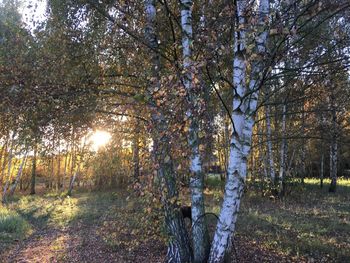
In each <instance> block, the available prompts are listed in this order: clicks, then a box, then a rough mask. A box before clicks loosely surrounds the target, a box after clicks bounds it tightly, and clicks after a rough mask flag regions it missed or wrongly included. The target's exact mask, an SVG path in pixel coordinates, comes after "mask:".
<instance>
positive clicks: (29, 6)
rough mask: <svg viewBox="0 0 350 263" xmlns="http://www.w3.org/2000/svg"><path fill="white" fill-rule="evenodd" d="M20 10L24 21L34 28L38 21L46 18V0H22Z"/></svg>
mask: <svg viewBox="0 0 350 263" xmlns="http://www.w3.org/2000/svg"><path fill="white" fill-rule="evenodd" d="M0 1H1V0H0ZM19 11H20V13H21V14H22V19H23V22H24V23H26V24H27V25H28V27H29V28H32V29H33V28H34V27H35V26H36V24H37V22H42V21H44V20H45V11H46V0H22V1H21V8H20V10H19Z"/></svg>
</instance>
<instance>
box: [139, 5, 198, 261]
mask: <svg viewBox="0 0 350 263" xmlns="http://www.w3.org/2000/svg"><path fill="white" fill-rule="evenodd" d="M155 2H156V1H155V0H144V6H145V14H146V26H145V37H146V40H147V43H148V45H149V46H150V47H151V49H152V52H151V56H150V60H151V64H152V70H151V72H152V80H153V83H152V84H151V85H149V89H148V92H149V94H154V91H155V90H157V89H158V88H159V87H160V78H159V71H160V65H161V63H160V57H159V53H158V52H159V47H158V40H157V35H156V31H155V23H156V6H155ZM151 103H152V104H153V105H154V107H153V108H152V109H151V111H152V112H151V120H152V125H153V127H154V134H153V136H152V138H154V139H155V141H154V149H153V151H154V153H153V156H154V158H155V160H156V163H157V165H158V168H157V174H158V176H159V178H160V181H161V183H162V184H161V185H162V189H161V192H162V193H163V195H162V203H163V207H164V212H165V224H166V229H167V232H168V235H169V238H170V240H169V245H168V251H167V256H166V261H167V262H173V263H182V262H191V261H192V257H191V251H190V243H189V238H188V234H187V230H186V227H185V223H184V219H183V217H182V214H181V213H180V209H179V207H178V205H177V204H176V202H174V201H173V200H177V199H178V193H177V191H176V183H175V182H176V181H175V177H174V176H175V173H174V166H173V160H172V158H171V149H170V148H169V147H170V145H169V142H170V139H169V137H168V136H167V131H168V124H167V122H166V120H165V117H164V116H163V114H162V111H161V109H157V108H156V106H155V105H156V104H155V102H154V101H153V99H152V101H151ZM163 187H164V188H165V189H164V188H163ZM164 190H165V191H164Z"/></svg>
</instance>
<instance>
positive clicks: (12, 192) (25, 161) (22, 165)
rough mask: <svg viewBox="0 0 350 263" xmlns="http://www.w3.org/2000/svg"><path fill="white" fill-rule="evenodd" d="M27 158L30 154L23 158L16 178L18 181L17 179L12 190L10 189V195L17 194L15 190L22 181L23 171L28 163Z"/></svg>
mask: <svg viewBox="0 0 350 263" xmlns="http://www.w3.org/2000/svg"><path fill="white" fill-rule="evenodd" d="M27 156H28V153H27V152H26V153H25V155H24V157H23V160H22V163H21V165H20V167H19V169H18V172H17V176H16V179H15V182H14V184H13V185H12V187H11V189H10V193H9V195H13V194H14V193H15V190H16V187H17V184H18V182H19V180H20V179H21V176H22V174H23V169H24V167H25V165H26V163H27Z"/></svg>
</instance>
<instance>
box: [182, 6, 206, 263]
mask: <svg viewBox="0 0 350 263" xmlns="http://www.w3.org/2000/svg"><path fill="white" fill-rule="evenodd" d="M192 5H193V1H192V0H181V26H182V51H183V69H184V76H183V83H184V86H185V88H186V90H187V92H188V100H189V109H188V111H187V113H186V114H187V117H188V118H189V121H190V127H189V135H188V136H189V138H188V142H189V146H190V149H191V156H190V173H191V179H190V189H191V201H192V208H191V210H192V211H191V212H192V223H193V224H192V245H193V256H194V258H193V259H194V262H198V263H199V262H205V261H206V260H207V258H208V254H209V237H208V232H207V227H206V222H205V217H204V214H205V208H204V193H203V187H204V174H203V171H202V163H201V157H200V152H199V138H198V132H199V122H198V118H197V116H196V113H195V112H196V109H195V107H196V105H197V101H198V96H199V94H196V90H198V88H196V87H194V85H195V84H194V83H195V82H194V79H193V78H194V75H193V61H192V57H191V56H192V44H193V33H192V31H193V28H192Z"/></svg>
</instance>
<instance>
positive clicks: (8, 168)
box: [2, 138, 13, 203]
mask: <svg viewBox="0 0 350 263" xmlns="http://www.w3.org/2000/svg"><path fill="white" fill-rule="evenodd" d="M10 147H11V148H10V151H9V156H8V164H7V178H5V179H6V180H5V186H4V190H3V194H2V202H3V203H6V193H7V189H8V187H9V185H10V182H11V168H12V157H13V156H12V150H13V138H12V142H11V146H10Z"/></svg>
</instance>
